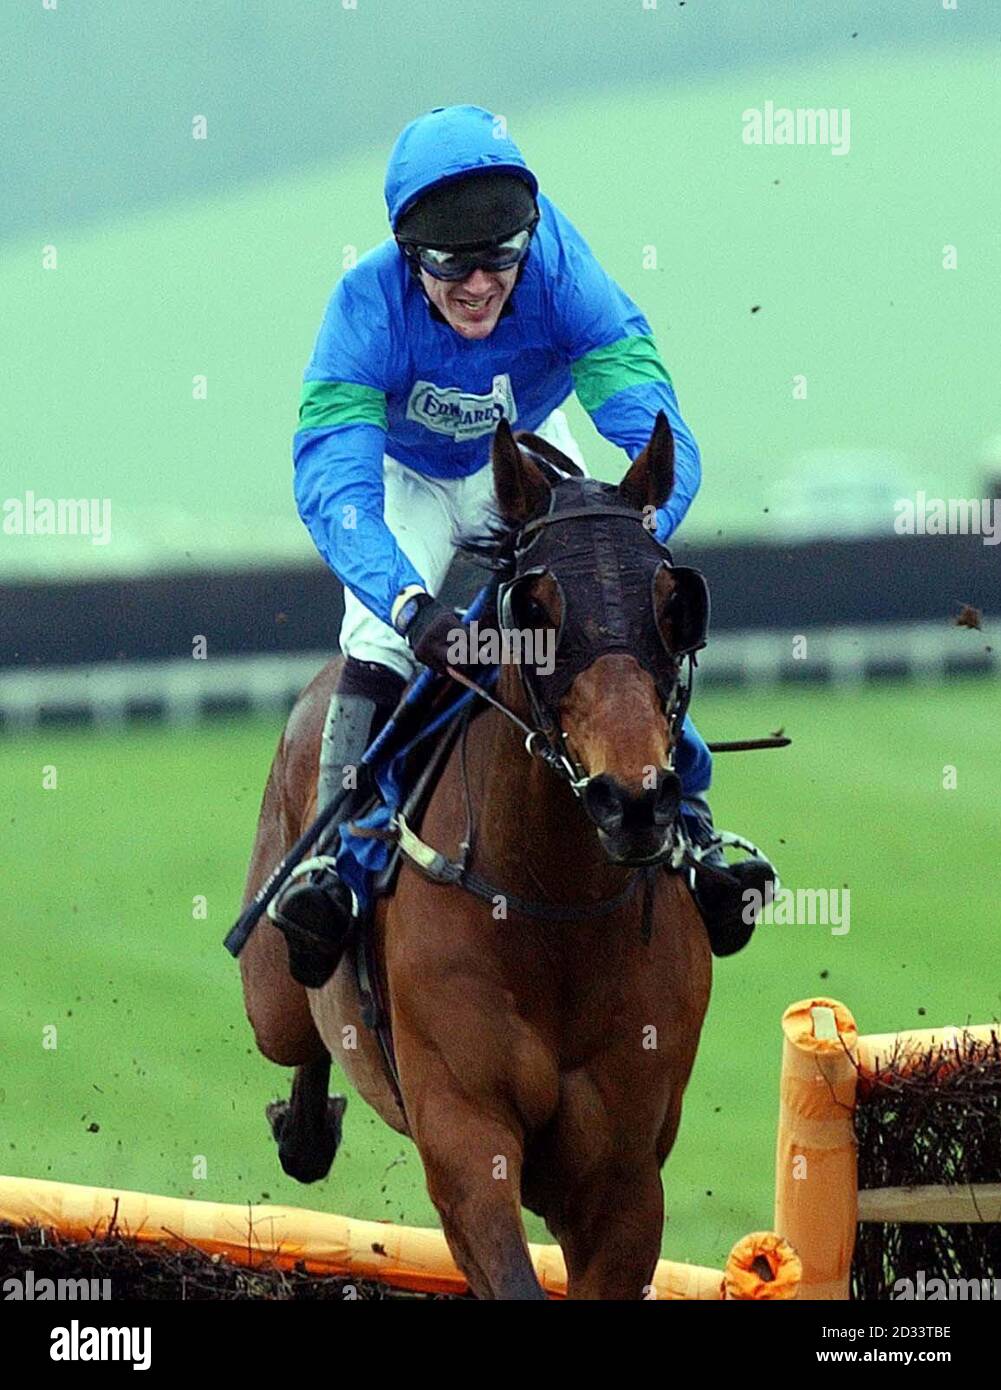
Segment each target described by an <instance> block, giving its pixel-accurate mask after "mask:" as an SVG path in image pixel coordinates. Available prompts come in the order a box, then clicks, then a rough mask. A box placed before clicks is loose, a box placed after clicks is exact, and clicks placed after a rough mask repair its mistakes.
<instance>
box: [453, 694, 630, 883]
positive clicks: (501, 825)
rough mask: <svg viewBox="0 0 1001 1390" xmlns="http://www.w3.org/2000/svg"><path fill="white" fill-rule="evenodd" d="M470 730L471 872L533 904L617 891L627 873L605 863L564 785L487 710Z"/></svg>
mask: <svg viewBox="0 0 1001 1390" xmlns="http://www.w3.org/2000/svg"><path fill="white" fill-rule="evenodd" d="M470 733H471V735H473V734H478V735H479V737H478V739H477V740H476V742H477V745H478V746H477V747H476V748H471V750H470V751H471V752H472V753H473V754H474V756H473V758H472V759H471V764H470V765H471V771H473V773H474V775H473V777H471V783H472V784H473V785H472V792H473V798H474V805H475V809H476V853H475V855H474V863H475V864H476V865H477V868H478V869H480V870H481V872H484V873H487V874H491V873H492V874H493V875H494V876H495V881H497V882H499V883H500V884H501V885H502V886H505V887H508V888H509V889H510V890H511V891H512V892H515V893H517V894H518V895H519V896H522V897H528V898H532V899H535V900H542V899H549V900H553V901H558V902H567V903H570V902H579V903H587V902H597V901H600V900H601V899H603V898H607V897H609V896H611V895H612V894H614V893H616V892H618V891H619V890H620V889H621V887H622V886H623V884H624V883H625V880H626V871H625V870H623V869H621V868H616V867H615V866H614V865H612V864H610V863H609V861H608V859H607V857H606V856H605V854H604V853H603V851H602V849H601V846H600V844H599V843H598V834H597V831H596V830H595V828H594V826H593V825H592V824H591V822H590V821H589V820H588V819H587V817H586V815H585V813H584V809H583V807H582V806H581V804H580V802H579V801H578V800H577V798H576V797H575V796H574V794H573V792H572V791H571V789H570V787H569V786H568V784H567V783H566V782H565V781H564V780H563V778H561V777H560V776H558V774H557V773H556V772H554V771H553V769H552V768H550V767H548V766H547V765H546V764H545V763H543V761H542V760H541V759H540V758H535V757H529V755H528V754H527V753H526V751H525V744H524V736H523V735H522V734H521V733H520V732H519V730H518V729H517V728H516V727H515V726H514V725H513V724H512V723H511V722H510V721H509V720H507V719H505V718H504V716H503V715H501V714H497V713H494V712H490V713H488V714H484V715H483V716H482V718H481V719H479V720H477V721H476V723H475V724H474V725H473V727H472V730H471V731H470ZM481 866H482V867H481Z"/></svg>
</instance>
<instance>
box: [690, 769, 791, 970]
mask: <svg viewBox="0 0 1001 1390" xmlns="http://www.w3.org/2000/svg"><path fill="white" fill-rule="evenodd" d="M681 820H682V825H683V826H684V831H685V834H686V836H687V838H688V840H689V842H690V844H691V846H692V849H693V850H694V852H695V854H696V857H697V858H698V861H699V865H700V867H699V868H698V869H691V870H690V877H689V888H690V890H691V894H692V897H693V898H694V899H695V905H696V907H697V908H698V909H699V912H700V913H701V914H702V920H703V921H704V922H705V925H706V931H707V932H708V933H709V945H710V947H711V948H712V952H713V955H715V956H732V955H733V954H734V952H735V951H739V950H741V948H742V947H744V946H746V945H747V943H748V941H750V939H751V935H752V933H753V932H754V928H755V926H756V925H757V921H758V915H759V913H760V911H761V908H762V907H763V906H764V905H765V904H766V903H769V902H771V900H772V898H773V896H774V893H775V890H776V888H777V886H778V881H779V880H778V875H777V874H776V872H775V870H774V868H773V867H772V866H771V864H770V863H769V862H768V860H767V859H765V858H764V856H763V855H761V854H753V855H752V856H751V857H750V858H748V859H743V860H741V861H740V862H739V863H736V864H729V863H728V862H727V860H726V856H725V855H724V853H723V845H724V841H723V840H722V839H721V838H720V836H719V834H718V833H717V831H716V829H715V827H714V826H713V817H712V812H711V811H710V809H709V803H708V802H707V801H706V799H705V797H704V796H686V797H685V800H684V803H683V805H682V811H681ZM734 838H736V837H734Z"/></svg>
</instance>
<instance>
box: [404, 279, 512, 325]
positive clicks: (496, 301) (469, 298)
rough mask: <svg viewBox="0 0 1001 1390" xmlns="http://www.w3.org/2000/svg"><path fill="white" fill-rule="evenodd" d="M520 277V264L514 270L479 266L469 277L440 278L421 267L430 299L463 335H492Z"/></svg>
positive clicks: (443, 316) (422, 280)
mask: <svg viewBox="0 0 1001 1390" xmlns="http://www.w3.org/2000/svg"><path fill="white" fill-rule="evenodd" d="M517 278H518V267H517V266H516V265H515V266H512V267H511V268H510V270H482V269H481V268H480V267H477V268H476V270H474V271H473V273H472V275H468V276H467V277H466V279H465V280H436V279H435V278H434V276H433V275H429V274H428V273H427V271H426V270H422V271H421V284H422V285H423V286H424V289H425V292H426V293H427V297H428V299H430V301H431V303H432V304H433V305H434V307H435V308H436V309H437V310H438V312H439V313H440V314H441V316H442V318H444V319H445V321H446V322H447V323H448V324H449V326H450V327H452V328H454V329H455V331H456V333H460V334H461V335H462V337H463V338H489V336H490V334H491V333H492V332H493V331H494V329H495V328H496V327H497V320H498V318H500V312H501V310H502V309H503V308H504V305H505V303H506V302H507V297H508V295H509V294H510V293H511V291H512V290H513V289H514V282H515V280H516V279H517Z"/></svg>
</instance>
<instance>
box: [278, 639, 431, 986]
mask: <svg viewBox="0 0 1001 1390" xmlns="http://www.w3.org/2000/svg"><path fill="white" fill-rule="evenodd" d="M403 687H404V681H403V678H402V677H401V676H399V675H397V673H396V672H395V671H391V670H389V669H388V668H387V667H385V666H382V665H379V664H377V663H375V662H361V661H355V660H354V659H352V658H349V659H348V660H347V661H346V662H345V666H344V670H343V673H342V675H341V679H340V682H339V684H338V688H337V690H335V692H334V694H333V696H332V697H331V700H330V708H329V709H328V711H327V717H326V721H325V723H324V726H323V736H322V739H321V742H320V769H319V778H318V781H317V790H316V810H317V814H318V815H319V814H320V812H321V811H323V810H324V809H325V808H326V807H327V806H329V805H330V804H331V802H332V801H334V800H335V799H338V798H339V799H340V805H339V807H338V809H337V811H336V812H335V814H334V817H333V820H332V821H331V823H330V824H329V825H328V826H327V827H326V829H325V830H324V832H323V835H322V836H321V838H320V840H319V841H318V843H317V846H316V849H315V851H314V854H313V857H312V858H310V859H308V860H306V861H305V862H304V863H302V864H300V865H298V867H297V868H295V869H294V870H293V871H292V874H291V876H290V878H289V881H288V882H287V883H286V885H285V886H284V888H283V889H282V890H281V892H280V893H279V894H278V895H277V897H276V898H275V899H274V901H273V902H272V903H271V906H270V907H269V908H268V916H269V917H270V918H271V920H272V921H273V922H274V924H275V926H276V927H278V929H279V931H281V932H282V934H283V935H284V937H285V942H286V945H287V947H288V959H289V970H290V972H291V974H292V978H293V979H294V980H297V981H298V982H299V984H301V985H306V986H307V988H309V989H319V988H320V986H321V985H325V984H326V983H327V981H328V980H329V979H330V977H331V976H332V975H333V973H334V971H335V970H336V969H337V966H338V964H339V963H340V959H341V955H342V954H343V951H344V946H345V943H346V941H347V938H348V935H349V933H350V931H351V926H352V923H353V921H354V917H355V914H356V911H357V903H356V901H355V898H354V894H353V893H352V892H351V889H350V888H349V887H348V885H347V884H346V883H344V882H343V881H342V879H341V877H340V875H339V874H338V872H337V865H336V858H335V856H336V854H337V849H338V847H339V844H340V827H341V826H342V825H343V824H344V823H345V822H346V821H348V820H350V818H351V817H352V816H353V815H354V814H355V813H356V811H357V810H358V809H359V806H360V805H361V803H362V802H363V801H364V799H365V798H366V796H367V795H368V794H369V793H370V791H371V783H370V780H369V776H368V771H367V769H366V768H365V767H364V766H363V764H362V761H361V760H362V755H363V754H364V752H365V750H366V748H367V747H368V745H369V743H370V742H371V740H372V738H373V737H374V736H375V734H376V733H377V732H378V730H379V729H380V728H381V727H382V725H383V724H384V723H385V721H386V719H387V718H388V716H389V715H390V714H391V713H392V711H393V709H394V708H395V707H396V704H397V702H398V700H399V697H400V695H401V693H402V691H403ZM346 787H347V788H350V790H348V791H347V793H346V794H345V788H346Z"/></svg>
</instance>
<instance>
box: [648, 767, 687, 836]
mask: <svg viewBox="0 0 1001 1390" xmlns="http://www.w3.org/2000/svg"><path fill="white" fill-rule="evenodd" d="M680 810H681V778H680V777H679V776H678V774H677V773H676V772H670V771H664V772H661V773H660V774H659V775H658V778H657V794H656V799H655V801H654V808H653V819H654V824H655V825H670V824H671V822H672V821H673V820H674V819H675V818H676V817H677V814H678V812H679V811H680Z"/></svg>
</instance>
